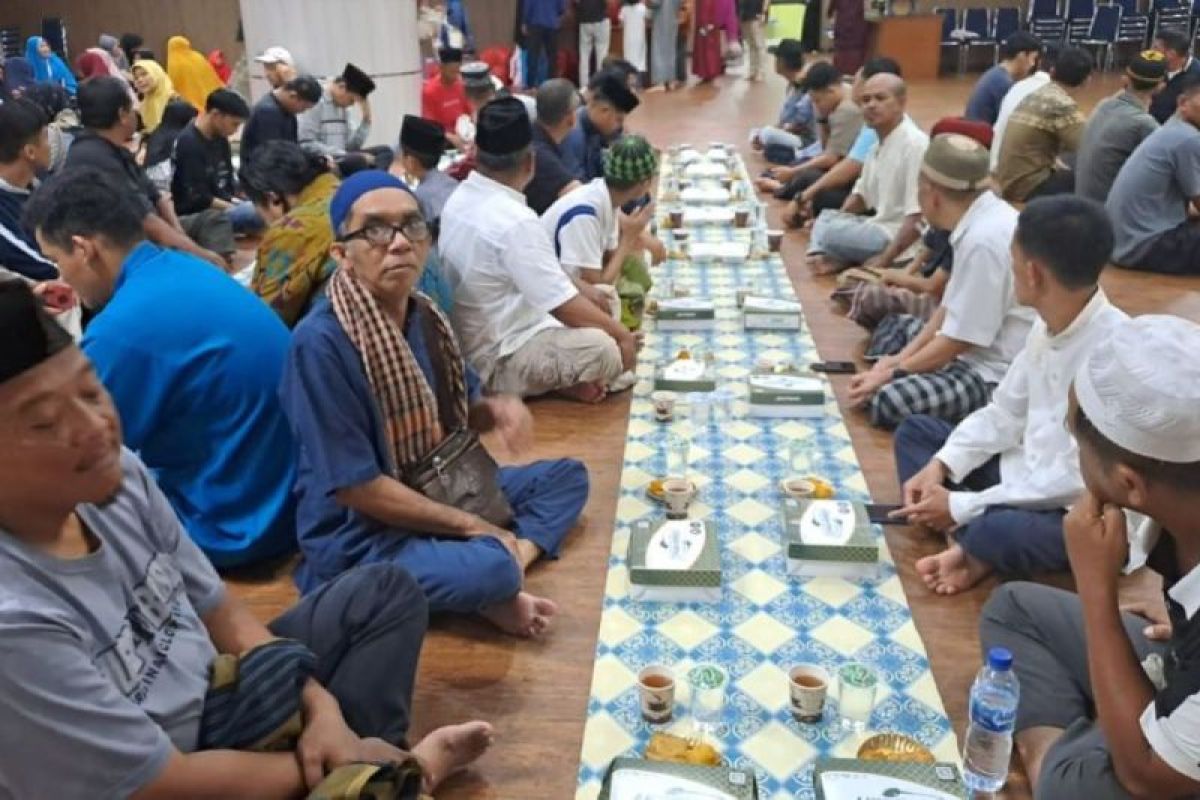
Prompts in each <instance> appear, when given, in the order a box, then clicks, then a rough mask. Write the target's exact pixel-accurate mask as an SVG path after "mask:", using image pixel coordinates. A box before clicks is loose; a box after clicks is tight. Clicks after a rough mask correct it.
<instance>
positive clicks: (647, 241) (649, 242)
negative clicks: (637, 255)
mask: <svg viewBox="0 0 1200 800" xmlns="http://www.w3.org/2000/svg"><path fill="white" fill-rule="evenodd" d="M642 247H644V248H646V249H647V250H648V251H650V263H651V264H654V265H655V266H657V265H658V264H661V263H663V262H664V261H666V260H667V246H666V245H665V244H663V243H662V240H661V239H659V238H658V237H657V236H651V235H650V232H649V231H643V233H642Z"/></svg>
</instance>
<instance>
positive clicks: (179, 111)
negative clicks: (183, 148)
mask: <svg viewBox="0 0 1200 800" xmlns="http://www.w3.org/2000/svg"><path fill="white" fill-rule="evenodd" d="M195 118H196V109H194V108H192V106H191V105H190V104H189V103H186V102H184V101H183V100H180V99H179V98H175V99H174V100H172V101H171V102H169V103H167V107H166V108H165V109H163V114H162V121H161V122H160V123H159V125H158V127H157V128H155V129H154V133H152V134H150V135H149V136H147V137H146V158H145V160H144V161H143V162H142V168H143V169H144V170H145V171H146V177H147V178H149V179H150V180H151V181H153V182H154V185H155V186H157V187H158V190H159V191H160V192H164V193H165V192H170V191H171V178H172V177H173V176H174V174H175V169H174V165H173V164H172V163H171V156H172V155H173V154H174V152H175V140H176V139H178V138H179V134H181V133H183V129H184V128H186V127H187V126H188V123H189V122H191V121H192V120H194V119H195Z"/></svg>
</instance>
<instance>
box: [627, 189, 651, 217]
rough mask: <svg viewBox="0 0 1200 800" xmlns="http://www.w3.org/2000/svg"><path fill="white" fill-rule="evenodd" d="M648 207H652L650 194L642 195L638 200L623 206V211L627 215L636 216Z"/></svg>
mask: <svg viewBox="0 0 1200 800" xmlns="http://www.w3.org/2000/svg"><path fill="white" fill-rule="evenodd" d="M648 205H650V193H649V192H647V193H646V194H644V195H642V196H641V197H639V198H638V199H637V200H630V201H629V202H628V203H626V204H625V205H623V206H621V210H622V211H624V212H625V213H626V214H627V215H629V214H636V213H637V212H639V211H641V210H642V209H643V208H645V207H646V206H648Z"/></svg>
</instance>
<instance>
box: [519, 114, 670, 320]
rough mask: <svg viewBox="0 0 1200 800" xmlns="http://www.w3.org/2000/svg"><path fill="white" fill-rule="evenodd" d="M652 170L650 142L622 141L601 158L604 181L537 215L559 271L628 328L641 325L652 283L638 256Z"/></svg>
mask: <svg viewBox="0 0 1200 800" xmlns="http://www.w3.org/2000/svg"><path fill="white" fill-rule="evenodd" d="M657 172H658V157H657V156H656V155H655V154H654V150H653V148H651V147H650V143H649V142H647V141H646V140H645V139H643V138H642V137H641V136H625V137H622V138H621V139H620V140H619V141H618V142H617V143H616V144H614V145H613V146H612V147H610V148H609V149H608V150H607V151H606V152H605V154H604V177H602V178H596V179H595V180H594V181H591V182H589V183H586V184H584V185H583V186H580V187H579V188H578V189H575V190H574V191H572V192H569V193H568V194H566V195H564V196H563V197H561V198H559V199H558V200H557V201H556V202H555V203H554V205H552V206H550V208H549V209H547V210H546V213H545V214H543V215H542V225H543V227H544V228H545V229H546V235H547V236H549V237H550V240H551V241H552V242H553V244H554V254H555V255H556V256H557V257H558V260H559V263H561V264H562V267H563V269H564V270H566V272H567V274H568V275H570V276H571V279H572V280H574V281H576V282H577V283H579V282H582V284H583V288H584V289H585V290H586V291H593V290H594V289H598V290H600V291H602V292H604V294H605V295H607V297H608V302H609V304H610V305H611V306H612V308H613V311H614V316H616V317H617V318H618V319H621V320H622V321H623V322H624V323H625V324H626V326H628V327H630V328H633V329H636V328H637V327H638V326H639V325H640V324H641V310H642V307H643V305H644V299H645V294H646V292H647V291H648V290H649V289H650V285H651V284H650V275H649V272H648V271H647V269H646V262H645V260H644V259H643V258H642V256H641V254H642V252H643V248H644V246H645V244H646V239H648V238H652V237H650V236H649V234H648V233H647V231H646V228H647V226H648V225H649V224H650V220H651V219H653V218H654V205H653V203H650V202H649V199H650V195H649V192H650V184H651V182H652V181H653V179H654V175H655V174H656V173H657ZM642 202H644V203H645V204H644V205H641V206H640V207H639V205H638V204H639V203H642ZM626 207H627V208H628V209H629V210H628V212H626V211H625V210H622V209H623V208H626ZM655 241H657V240H655ZM622 301H627V302H628V303H629V307H630V312H629V314H623V313H622V308H621V306H622Z"/></svg>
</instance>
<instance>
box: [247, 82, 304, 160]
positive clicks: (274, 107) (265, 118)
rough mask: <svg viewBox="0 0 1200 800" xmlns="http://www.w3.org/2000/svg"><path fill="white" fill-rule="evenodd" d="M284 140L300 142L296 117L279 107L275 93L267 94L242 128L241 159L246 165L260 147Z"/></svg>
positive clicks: (253, 109) (256, 105)
mask: <svg viewBox="0 0 1200 800" xmlns="http://www.w3.org/2000/svg"><path fill="white" fill-rule="evenodd" d="M276 139H282V140H283V141H285V142H295V141H297V140H298V125H297V123H296V115H295V114H292V113H291V112H289V111H288V110H287V109H286V108H284V107H283V106H281V105H279V101H278V100H276V99H275V93H274V92H267V94H266V95H265V96H264V97H263V98H262V99H261V100H259V101H258V102H257V103H255V104H254V108H252V109H251V110H250V119H248V120H246V126H245V127H244V128H242V148H241V159H242V163H245V162H246V161H247V160H248V159H249V158H250V154H251V153H253V152H254V149H255V148H256V147H258V146H259V145H263V144H266V143H267V142H272V141H275V140H276Z"/></svg>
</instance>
